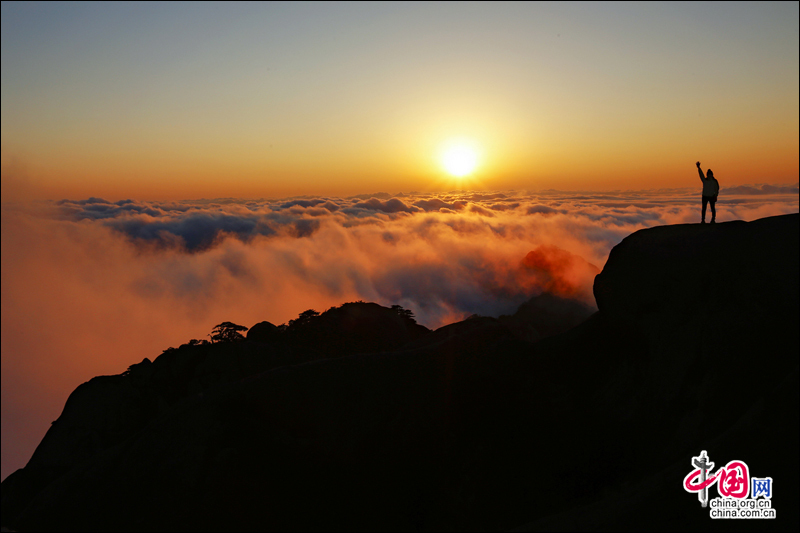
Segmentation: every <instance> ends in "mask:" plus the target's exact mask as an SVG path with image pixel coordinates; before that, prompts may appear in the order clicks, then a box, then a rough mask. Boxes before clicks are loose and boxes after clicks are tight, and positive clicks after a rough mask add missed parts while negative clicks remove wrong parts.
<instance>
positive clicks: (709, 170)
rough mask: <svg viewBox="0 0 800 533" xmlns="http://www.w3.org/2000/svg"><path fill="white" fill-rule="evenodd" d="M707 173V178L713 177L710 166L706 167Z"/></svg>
mask: <svg viewBox="0 0 800 533" xmlns="http://www.w3.org/2000/svg"><path fill="white" fill-rule="evenodd" d="M707 174H708V177H709V178H713V177H714V171H713V170H711V169H710V168H709V169H708V172H707Z"/></svg>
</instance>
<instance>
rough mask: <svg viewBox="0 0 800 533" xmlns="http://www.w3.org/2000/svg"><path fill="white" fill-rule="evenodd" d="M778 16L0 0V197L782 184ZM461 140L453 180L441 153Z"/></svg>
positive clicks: (791, 98)
mask: <svg viewBox="0 0 800 533" xmlns="http://www.w3.org/2000/svg"><path fill="white" fill-rule="evenodd" d="M798 18H800V17H798V4H797V3H796V2H784V3H770V2H755V3H739V2H737V3H725V2H711V3H696V2H689V3H653V2H643V3H594V2H589V3H562V2H556V3H538V2H535V3H508V4H503V3H496V2H495V3H452V2H445V3H430V4H429V3H366V4H365V3H361V2H358V3H320V4H316V3H271V2H269V3H256V4H237V3H230V2H226V3H209V4H197V3H189V4H186V3H149V2H145V3H100V4H97V3H94V2H89V3H51V2H47V3H29V2H23V3H16V2H3V3H2V164H3V167H2V168H3V170H2V174H3V185H4V190H3V195H4V197H5V198H12V197H17V196H20V195H21V196H24V197H36V198H42V197H47V198H65V197H72V198H86V197H89V196H92V195H94V196H98V195H99V196H102V197H105V198H110V199H117V200H120V199H126V198H129V197H135V198H141V199H148V200H153V199H182V198H202V197H206V198H214V197H224V196H228V197H269V196H289V195H297V194H360V193H364V192H368V191H382V190H389V191H391V192H397V191H406V192H407V191H412V190H418V191H446V190H451V189H453V188H461V187H462V186H463V187H466V188H470V189H474V188H480V189H494V190H500V189H508V188H526V189H539V188H560V189H565V190H575V189H586V188H601V189H605V188H635V189H643V188H653V187H656V188H658V187H680V186H688V185H691V184H692V181H691V180H692V179H693V167H692V165H693V164H694V162H695V161H696V160H702V161H703V162H704V164H707V165H708V166H710V167H711V168H712V169H714V171H715V174H716V175H717V176H718V177H724V179H725V180H726V181H727V183H730V184H733V185H741V184H745V183H753V182H774V183H786V182H793V181H794V180H796V179H797V175H798V144H799V143H798V129H799V128H798V115H799V113H798V98H797V95H798V47H799V44H798ZM453 139H465V140H469V141H470V142H472V143H474V144H475V145H476V146H477V149H478V150H479V151H480V152H481V156H480V164H479V166H478V168H477V169H476V172H475V173H474V174H473V175H472V176H470V178H469V179H468V180H454V179H452V177H450V176H449V175H448V174H447V173H446V172H445V171H443V169H442V167H441V164H440V163H439V151H440V150H441V147H442V145H443V144H446V143H447V142H450V141H452V140H453Z"/></svg>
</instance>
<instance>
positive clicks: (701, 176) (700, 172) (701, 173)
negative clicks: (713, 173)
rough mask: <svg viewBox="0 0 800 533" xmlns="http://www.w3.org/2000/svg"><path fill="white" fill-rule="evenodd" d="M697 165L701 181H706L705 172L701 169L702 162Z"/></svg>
mask: <svg viewBox="0 0 800 533" xmlns="http://www.w3.org/2000/svg"><path fill="white" fill-rule="evenodd" d="M696 165H697V172H698V173H699V174H700V179H701V180H703V181H705V179H706V177H705V175H703V170H702V169H701V168H700V161H698V162H697V163H696Z"/></svg>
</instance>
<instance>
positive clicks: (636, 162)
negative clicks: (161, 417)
mask: <svg viewBox="0 0 800 533" xmlns="http://www.w3.org/2000/svg"><path fill="white" fill-rule="evenodd" d="M798 18H800V17H798V4H797V3H766V2H759V3H716V2H715V3H685V4H684V3H667V4H659V3H649V2H647V3H637V4H618V3H587V4H582V3H561V2H558V3H552V4H547V3H531V4H523V3H509V4H502V3H499V4H498V3H492V4H485V3H424V4H423V3H420V4H417V3H402V4H399V3H385V4H384V3H380V4H374V3H369V4H365V3H323V4H316V3H286V4H284V3H264V4H234V3H208V4H182V3H179V4H171V3H158V4H156V3H113V4H112V3H41V4H40V3H28V2H26V3H15V2H5V1H4V2H2V22H1V23H2V33H1V34H0V39H2V49H1V54H2V114H1V115H0V126H1V129H2V240H0V243H1V244H2V313H1V314H0V316H1V318H2V335H1V336H0V339H1V340H2V372H1V373H0V378H1V379H2V387H1V388H0V390H1V391H2V404H1V407H2V447H1V448H0V450H1V451H2V464H1V466H2V472H0V476H1V477H2V478H3V479H4V478H5V477H6V476H7V475H8V474H10V473H11V472H13V471H14V470H15V469H17V468H21V467H22V466H24V465H25V463H26V462H27V460H28V459H29V458H30V456H31V454H32V453H33V450H34V449H35V447H36V445H37V444H38V443H39V441H40V440H41V438H42V437H43V436H44V433H45V432H46V431H47V429H48V428H49V426H50V422H51V421H53V420H55V419H56V418H57V417H58V416H59V414H60V413H61V410H62V408H63V406H64V402H65V401H66V399H67V397H68V395H69V394H70V393H71V392H72V391H73V390H74V389H75V388H76V387H77V386H78V385H79V384H80V383H83V382H85V381H88V380H89V379H91V378H92V377H94V376H97V375H105V374H118V373H121V372H123V371H124V370H125V369H126V368H127V367H128V366H130V365H131V364H132V363H137V362H139V361H141V360H142V359H144V358H145V357H148V358H150V359H151V360H152V359H154V358H156V357H157V356H158V355H159V354H160V353H161V352H162V351H163V350H165V349H166V348H168V347H170V346H179V345H181V344H183V343H186V342H188V341H189V340H190V339H202V338H206V335H207V334H208V333H210V332H211V330H212V328H213V327H214V326H215V325H216V324H219V323H221V322H223V321H232V322H235V323H237V324H242V325H244V326H247V327H250V326H252V325H254V324H256V323H257V322H260V321H262V320H268V321H270V322H273V323H274V324H281V323H285V322H287V321H289V320H291V319H293V318H296V317H297V315H298V314H299V313H301V312H303V311H305V310H307V309H315V310H317V311H320V312H322V311H324V310H326V309H328V308H329V307H331V306H338V305H341V304H342V303H344V302H348V301H355V300H364V301H372V302H377V303H379V304H381V305H386V306H389V305H394V304H400V305H402V306H404V307H405V308H407V309H410V310H412V311H413V312H414V313H415V315H416V317H417V320H418V321H419V322H420V323H422V324H424V325H425V326H427V327H430V328H436V327H439V326H442V325H446V324H448V323H452V322H453V321H456V320H460V319H463V318H465V317H467V316H469V315H471V314H481V315H485V316H499V315H501V314H509V313H513V312H514V310H515V309H516V308H517V306H519V305H520V304H521V303H523V302H524V301H526V300H527V299H529V298H531V297H532V296H536V295H537V294H540V293H541V292H543V291H554V292H557V293H558V294H559V295H561V296H562V297H565V298H570V299H575V300H578V301H581V302H583V303H585V304H587V305H589V306H594V299H593V297H592V283H593V278H594V275H595V273H596V272H597V270H598V269H602V268H603V266H604V265H605V262H606V260H607V258H608V253H609V252H610V250H611V248H613V247H614V246H615V245H616V244H618V243H619V242H620V241H622V239H624V238H625V237H626V236H628V235H630V233H632V232H634V231H637V230H640V229H643V228H648V227H653V226H657V225H663V224H686V223H697V222H699V218H700V213H699V211H700V205H699V204H700V202H699V199H700V198H699V197H700V193H701V183H700V182H699V177H698V174H697V169H696V168H695V161H698V160H700V161H701V162H702V168H703V169H708V168H709V167H710V168H712V169H713V170H714V174H715V176H716V177H717V178H718V180H719V182H720V186H721V191H720V200H719V202H718V204H717V211H718V215H717V221H718V222H726V221H731V220H755V219H758V218H761V217H765V216H774V215H780V214H786V213H796V212H798V191H799V189H798V159H799V155H798V144H800V143H799V142H798V130H800V127H799V125H798V117H799V116H800V112H799V111H798V101H800V89H799V88H798V79H799V78H800V74H799V71H800V68H799V63H800V61H799V60H798V49H799V48H800V43H799V42H798ZM452 147H456V148H459V149H461V150H462V151H466V152H467V153H469V154H470V155H471V156H472V159H474V168H468V169H467V171H465V172H464V175H463V176H458V175H456V174H459V173H458V172H453V171H452V169H449V168H448V166H447V165H446V164H444V162H443V160H444V159H445V157H444V154H445V153H446V152H447V150H449V149H450V148H452ZM462 162H463V161H462ZM469 166H470V167H471V165H469Z"/></svg>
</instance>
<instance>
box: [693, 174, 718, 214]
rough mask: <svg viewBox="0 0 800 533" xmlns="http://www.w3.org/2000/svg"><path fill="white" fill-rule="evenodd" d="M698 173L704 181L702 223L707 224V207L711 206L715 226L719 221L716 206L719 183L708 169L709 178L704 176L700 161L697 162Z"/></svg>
mask: <svg viewBox="0 0 800 533" xmlns="http://www.w3.org/2000/svg"><path fill="white" fill-rule="evenodd" d="M697 172H699V173H700V179H701V180H702V181H703V212H702V216H701V218H700V223H701V224H705V223H706V205H708V204H711V223H712V224H713V223H714V222H715V221H716V219H717V210H716V208H715V204H716V203H717V195H718V194H719V182H718V181H717V180H716V178H714V173H713V172H712V171H711V169H708V172H707V174H708V177H706V176H704V175H703V171H702V170H701V169H700V161H698V162H697Z"/></svg>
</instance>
